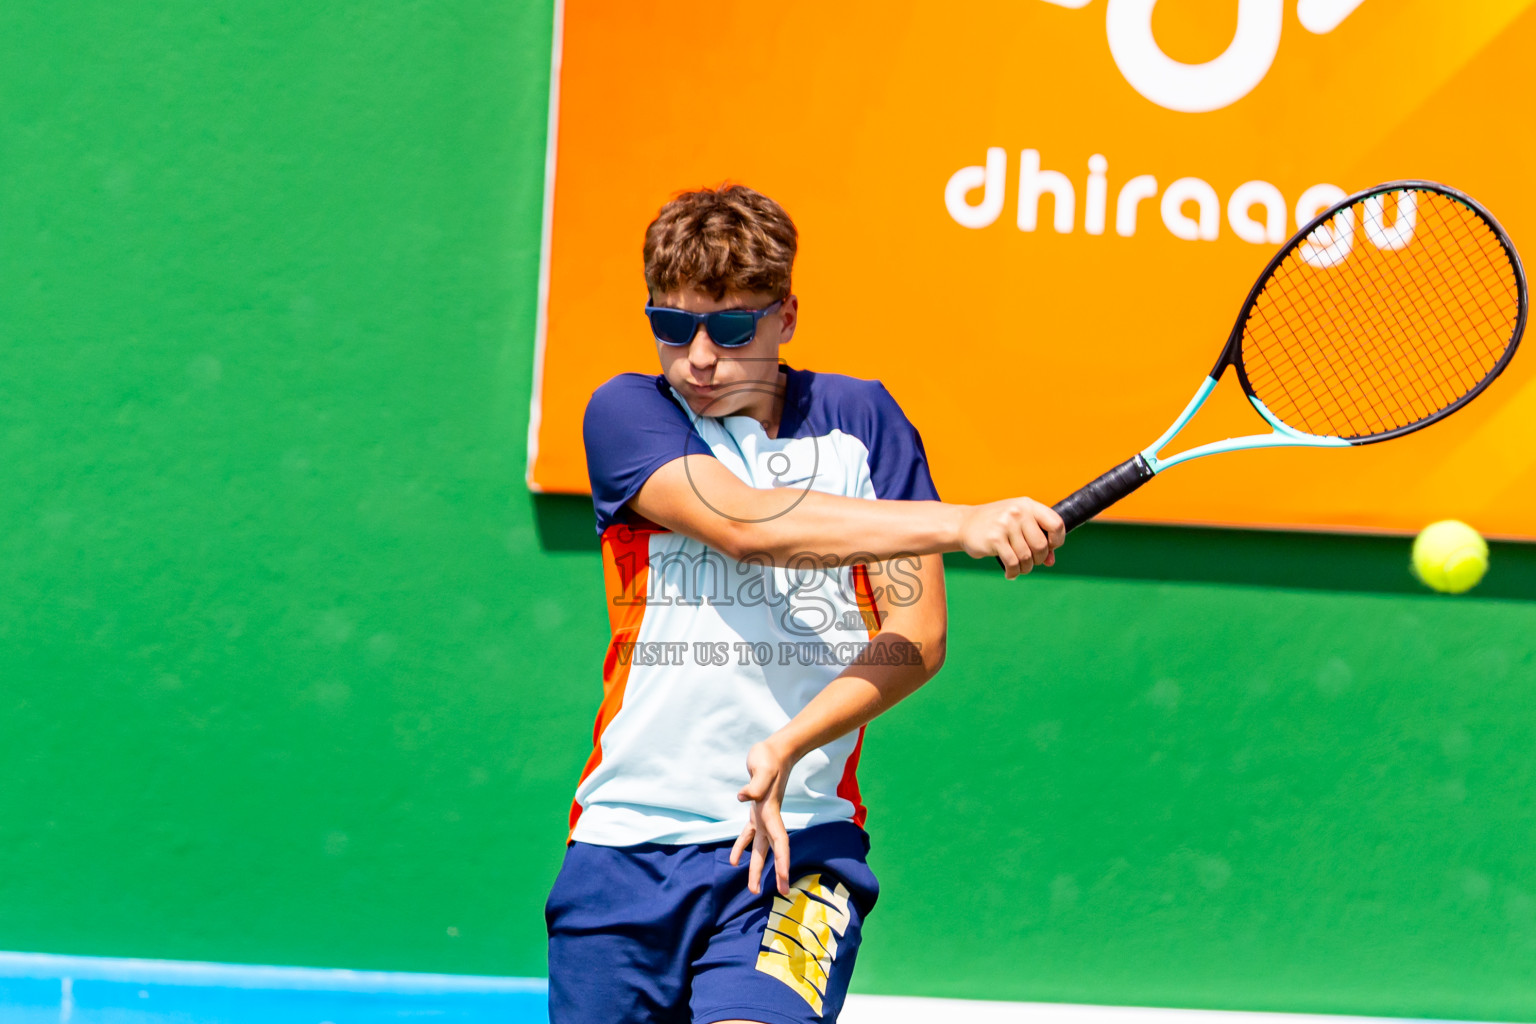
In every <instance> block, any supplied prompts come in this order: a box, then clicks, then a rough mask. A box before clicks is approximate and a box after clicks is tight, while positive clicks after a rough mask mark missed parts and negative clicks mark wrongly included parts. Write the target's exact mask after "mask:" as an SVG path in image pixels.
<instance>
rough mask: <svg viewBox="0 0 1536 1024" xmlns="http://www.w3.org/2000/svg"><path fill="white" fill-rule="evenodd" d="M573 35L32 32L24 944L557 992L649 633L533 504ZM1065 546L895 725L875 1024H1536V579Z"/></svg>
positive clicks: (882, 853) (21, 44) (462, 2)
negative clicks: (534, 428) (561, 76)
mask: <svg viewBox="0 0 1536 1024" xmlns="http://www.w3.org/2000/svg"><path fill="white" fill-rule="evenodd" d="M549 31H550V15H549V11H548V10H547V9H545V8H544V7H543V5H520V4H497V3H489V2H471V0H453V2H449V3H442V4H436V5H425V4H406V5H394V6H385V7H379V6H378V5H364V4H357V3H347V4H327V5H319V6H318V7H314V9H312V10H310V9H301V8H298V7H295V6H294V5H292V4H286V3H284V4H278V3H275V2H270V0H267V2H246V3H242V4H230V3H215V4H209V3H198V4H193V3H189V2H185V0H170V2H168V3H164V4H160V5H158V6H155V7H154V8H153V9H150V8H149V7H146V6H144V5H135V4H121V3H107V2H105V0H88V2H86V0H82V2H78V3H73V4H66V5H54V6H52V7H48V8H42V7H38V6H36V5H33V6H32V7H21V8H8V9H6V10H4V11H0V96H3V97H4V100H5V103H4V108H3V113H0V281H3V282H4V285H3V287H0V351H3V354H4V371H3V373H0V463H3V465H5V466H6V467H7V473H6V478H7V486H5V487H4V488H0V780H3V782H0V948H6V949H18V950H36V951H48V952H65V953H90V954H106V955H131V956H146V957H185V958H198V959H211V960H228V961H243V962H258V963H300V964H313V965H345V966H353V967H367V968H396V969H410V970H424V971H464V972H485V973H499V974H514V975H535V974H540V973H542V971H543V946H542V921H541V918H540V908H541V905H542V901H543V897H544V892H545V888H546V886H547V884H548V882H549V880H550V878H551V877H552V875H553V873H554V871H555V867H556V864H557V862H558V858H559V855H560V843H561V840H562V838H563V829H564V824H563V823H564V817H565V811H566V806H567V801H568V799H569V794H570V790H571V787H572V785H573V782H574V779H575V776H576V773H577V771H578V770H579V766H580V763H581V761H582V759H583V757H584V756H585V752H586V746H587V743H588V742H589V737H590V728H591V716H592V714H593V712H594V710H595V707H596V700H597V695H598V683H597V672H598V667H599V664H600V660H601V645H602V630H603V628H604V618H605V617H604V613H603V608H602V604H601V600H602V599H601V591H600V580H599V575H598V568H597V563H596V560H595V556H594V555H593V554H592V553H591V550H590V547H589V546H588V544H587V539H586V538H588V537H589V535H588V534H586V533H585V530H586V521H585V513H584V511H583V510H582V509H581V507H580V504H579V502H577V503H573V502H571V501H569V500H561V499H542V500H540V501H539V502H538V503H537V504H536V503H535V502H534V501H533V499H531V498H530V497H529V496H528V495H527V494H526V493H525V491H524V488H523V485H522V475H523V456H522V452H523V445H524V437H525V433H526V426H527V424H526V416H527V413H526V409H527V399H528V389H529V377H530V366H531V341H532V333H533V323H534V295H535V282H536V274H537V258H538V252H537V250H538V236H539V233H538V221H539V210H540V201H541V191H542V167H543V139H544V123H545V112H546V74H547V53H548V45H549ZM1069 550H1070V551H1071V552H1072V558H1073V559H1075V560H1070V561H1069V564H1066V565H1064V566H1063V569H1064V570H1065V571H1063V572H1061V573H1058V574H1056V575H1054V576H1052V577H1049V578H1033V579H1030V580H1027V581H1025V582H1021V583H1015V584H1008V583H1005V582H1004V581H1002V580H1000V579H999V578H997V576H996V575H995V574H993V573H992V572H990V571H970V570H962V571H957V572H955V573H953V574H952V577H951V580H952V582H951V600H952V616H953V633H952V642H951V651H952V654H951V658H950V663H949V667H948V668H947V669H946V670H945V673H944V674H943V676H941V677H940V679H939V680H938V681H936V682H935V683H934V684H933V685H932V686H931V687H930V688H929V689H928V690H927V691H925V692H923V693H922V694H920V695H919V696H918V697H917V698H915V699H914V700H913V702H912V703H911V704H909V705H907V706H904V707H903V708H901V709H899V710H898V711H897V712H896V713H894V714H893V715H891V716H890V717H889V719H887V720H885V721H882V722H880V723H879V724H878V725H877V726H876V727H875V728H874V729H873V730H872V731H871V734H870V740H869V743H868V748H867V755H866V756H867V762H866V764H867V767H866V769H865V771H864V772H863V775H864V777H865V780H866V789H867V791H868V795H869V803H870V805H871V808H872V810H871V819H870V822H871V829H872V831H873V833H874V837H875V842H876V849H875V855H874V856H875V865H876V867H877V869H878V870H879V871H880V872H881V874H882V876H883V878H884V881H885V895H884V897H883V901H882V903H881V906H880V908H879V909H878V910H877V912H876V915H875V916H874V918H873V919H872V921H871V933H870V937H869V940H868V944H867V947H866V956H865V960H864V964H863V967H862V968H861V975H860V980H859V987H860V988H861V989H863V990H864V991H875V992H900V993H915V994H935V995H966V996H990V997H1018V998H1031V999H1071V1000H1082V1001H1097V1002H1111V1003H1153V1004H1156V1003H1165V1004H1177V1005H1209V1006H1229V1007H1247V1008H1272V1009H1313V1010H1342V1011H1351V1012H1371V1013H1389V1014H1405V1015H1408V1014H1416V1015H1444V1016H1467V1017H1489V1018H1502V1019H1520V1020H1536V986H1533V985H1532V984H1531V982H1530V978H1531V977H1532V968H1533V966H1536V875H1533V868H1536V864H1533V858H1536V854H1533V853H1532V850H1533V849H1536V844H1533V842H1532V840H1533V838H1536V831H1533V821H1532V809H1531V798H1530V793H1531V792H1532V777H1531V776H1532V772H1531V767H1530V766H1531V763H1532V754H1531V751H1532V749H1533V748H1536V744H1533V742H1532V741H1533V735H1532V733H1533V731H1536V710H1533V705H1532V702H1531V700H1530V697H1529V695H1530V693H1531V692H1532V684H1533V683H1536V660H1533V659H1536V641H1533V639H1532V638H1533V637H1536V602H1532V601H1530V600H1527V599H1522V598H1528V597H1529V595H1532V594H1536V585H1532V584H1533V580H1536V556H1533V555H1532V552H1531V549H1529V548H1520V547H1502V548H1499V549H1497V550H1496V551H1495V560H1496V569H1495V574H1494V576H1492V577H1491V578H1490V580H1489V582H1488V584H1487V587H1486V589H1485V590H1483V591H1481V592H1480V593H1481V594H1482V595H1484V596H1483V597H1480V598H1474V599H1457V600H1450V599H1437V598H1432V597H1425V596H1418V595H1417V594H1415V593H1414V592H1413V591H1412V584H1411V583H1410V582H1408V581H1407V580H1406V577H1404V576H1403V575H1401V571H1400V570H1401V568H1402V564H1403V560H1404V559H1405V558H1406V545H1405V544H1404V543H1403V542H1401V541H1396V540H1380V539H1340V538H1329V537H1321V538H1319V537H1310V538H1308V537H1294V536H1285V535H1257V534H1238V533H1233V534H1226V533H1211V532H1201V531H1180V530H1166V529H1162V530H1159V529H1155V528H1130V527H1124V528H1090V529H1089V530H1087V531H1085V532H1084V533H1083V534H1081V535H1080V536H1077V537H1075V538H1074V546H1073V548H1071V549H1069ZM1125 576H1130V577H1142V579H1139V580H1128V579H1123V578H1116V577H1125ZM1166 576H1174V577H1177V578H1181V579H1183V580H1186V581H1197V582H1183V583H1171V584H1169V583H1158V582H1154V581H1149V580H1148V579H1147V577H1153V578H1155V577H1166ZM1242 581H1246V582H1249V583H1257V584H1262V585H1263V587H1266V588H1269V589H1262V588H1260V587H1249V586H1243V585H1240V583H1241V582H1242ZM1302 587H1311V588H1313V589H1311V590H1306V589H1299V588H1302ZM1292 588H1295V589H1292Z"/></svg>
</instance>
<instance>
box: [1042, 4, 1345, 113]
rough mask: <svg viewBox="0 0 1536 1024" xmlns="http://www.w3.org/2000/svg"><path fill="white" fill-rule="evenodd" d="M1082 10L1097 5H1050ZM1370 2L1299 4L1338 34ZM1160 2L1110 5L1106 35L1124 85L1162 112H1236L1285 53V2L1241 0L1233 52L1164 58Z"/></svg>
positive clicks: (1313, 25)
mask: <svg viewBox="0 0 1536 1024" xmlns="http://www.w3.org/2000/svg"><path fill="white" fill-rule="evenodd" d="M1046 2H1047V3H1052V4H1055V5H1056V6H1058V7H1070V8H1073V9H1079V8H1083V7H1086V6H1088V4H1089V3H1090V2H1091V0H1046ZM1364 2H1365V0H1297V4H1296V17H1297V19H1298V20H1299V21H1300V22H1301V24H1302V27H1303V28H1305V29H1306V30H1307V31H1309V32H1313V33H1316V34H1318V35H1321V34H1323V33H1326V32H1332V31H1333V30H1334V29H1335V28H1338V27H1339V25H1340V24H1341V23H1342V22H1343V21H1344V19H1345V18H1347V17H1349V16H1350V14H1352V13H1354V10H1355V8H1357V7H1359V6H1360V5H1361V4H1362V3H1364ZM1156 6H1157V0H1109V11H1108V14H1107V15H1106V19H1105V21H1106V24H1105V31H1106V33H1107V35H1108V37H1109V52H1110V54H1111V55H1112V56H1113V57H1114V58H1115V66H1116V67H1118V68H1119V69H1120V73H1121V74H1122V75H1124V76H1125V80H1126V81H1127V82H1129V83H1130V85H1131V88H1133V89H1135V90H1136V91H1137V92H1139V93H1141V95H1143V96H1145V97H1146V98H1147V99H1149V100H1151V101H1152V102H1153V103H1156V104H1157V105H1158V106H1160V107H1166V108H1167V109H1169V110H1178V111H1182V112H1184V113H1189V114H1201V113H1205V112H1207V111H1211V110H1220V109H1221V108H1222V107H1229V106H1231V105H1232V104H1234V103H1236V102H1237V101H1238V100H1240V99H1242V98H1243V97H1244V96H1247V95H1248V94H1249V93H1250V92H1252V91H1253V90H1254V87H1255V86H1257V85H1258V84H1259V83H1260V82H1262V81H1263V80H1264V76H1265V75H1267V74H1269V69H1270V67H1271V66H1272V65H1273V64H1274V62H1275V54H1276V53H1277V52H1279V50H1280V30H1281V27H1282V26H1283V24H1284V20H1285V17H1284V16H1285V0H1237V32H1236V34H1234V35H1233V37H1232V42H1231V43H1230V44H1229V45H1228V46H1227V49H1226V52H1224V53H1223V54H1222V55H1221V56H1219V57H1217V58H1216V59H1215V60H1210V61H1206V62H1205V63H1204V64H1185V63H1182V62H1181V61H1176V60H1174V59H1173V58H1172V57H1170V56H1168V55H1167V54H1166V53H1164V52H1163V50H1162V47H1160V46H1158V45H1157V40H1156V39H1155V38H1154V37H1153V35H1152V9H1153V8H1154V7H1156Z"/></svg>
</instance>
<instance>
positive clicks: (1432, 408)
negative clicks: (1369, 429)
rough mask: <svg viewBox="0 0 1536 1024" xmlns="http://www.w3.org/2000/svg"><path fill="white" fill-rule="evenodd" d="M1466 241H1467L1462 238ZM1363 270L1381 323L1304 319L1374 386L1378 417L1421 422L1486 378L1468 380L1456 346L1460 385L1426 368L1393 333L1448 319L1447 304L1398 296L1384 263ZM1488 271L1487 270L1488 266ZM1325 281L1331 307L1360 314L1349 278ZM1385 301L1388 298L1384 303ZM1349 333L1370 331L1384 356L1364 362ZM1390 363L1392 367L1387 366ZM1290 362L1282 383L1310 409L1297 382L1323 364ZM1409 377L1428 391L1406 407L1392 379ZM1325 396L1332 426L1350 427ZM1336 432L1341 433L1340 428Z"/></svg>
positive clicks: (1452, 363) (1336, 245)
mask: <svg viewBox="0 0 1536 1024" xmlns="http://www.w3.org/2000/svg"><path fill="white" fill-rule="evenodd" d="M1363 212H1364V213H1365V215H1366V217H1367V219H1368V223H1370V224H1372V226H1379V225H1376V224H1375V223H1374V221H1373V218H1372V216H1371V214H1372V211H1370V210H1369V209H1367V210H1365V211H1363ZM1431 237H1432V239H1433V241H1434V244H1436V245H1437V248H1438V250H1439V252H1441V253H1444V247H1443V245H1441V244H1440V243H1439V240H1438V238H1435V237H1434V236H1431ZM1462 241H1465V240H1464V239H1463V240H1462ZM1332 245H1333V250H1334V251H1333V252H1332V253H1328V254H1327V255H1328V257H1329V261H1332V260H1334V259H1337V256H1336V254H1337V253H1338V251H1339V250H1340V249H1341V248H1342V244H1341V243H1340V241H1339V239H1337V238H1335V239H1334V241H1333V243H1332ZM1303 262H1304V261H1298V262H1297V264H1296V266H1301V265H1303ZM1362 268H1363V272H1364V273H1363V278H1364V280H1365V281H1367V282H1368V283H1369V284H1371V285H1372V286H1373V288H1374V291H1375V298H1376V300H1377V302H1379V303H1380V304H1381V305H1380V311H1381V312H1382V314H1383V316H1382V317H1380V318H1378V320H1377V321H1370V320H1367V321H1364V322H1362V321H1361V319H1360V318H1359V317H1358V316H1352V317H1348V318H1347V319H1348V322H1347V323H1341V324H1340V326H1341V327H1343V328H1345V330H1342V331H1341V330H1338V329H1334V327H1333V324H1334V321H1332V320H1329V319H1323V318H1322V317H1320V316H1318V315H1316V314H1315V313H1314V312H1313V311H1312V310H1307V312H1308V314H1309V315H1307V316H1305V317H1303V319H1304V320H1305V322H1306V324H1307V326H1308V327H1309V328H1311V329H1312V330H1313V331H1316V332H1320V333H1322V334H1323V335H1324V336H1325V337H1327V338H1328V340H1329V342H1330V343H1331V344H1330V347H1331V348H1332V349H1333V353H1332V354H1333V355H1334V357H1335V358H1338V357H1339V355H1340V354H1342V356H1343V357H1344V362H1345V363H1346V364H1347V369H1348V371H1349V373H1350V374H1351V375H1353V376H1354V377H1356V378H1362V377H1363V378H1364V379H1366V380H1367V381H1368V383H1369V384H1370V386H1371V388H1370V391H1369V392H1368V393H1367V395H1366V396H1365V399H1366V401H1365V404H1367V405H1369V406H1370V409H1371V411H1372V413H1373V414H1374V416H1375V418H1376V420H1377V421H1378V422H1387V421H1393V420H1395V421H1397V422H1400V423H1411V422H1416V421H1418V420H1420V419H1423V418H1426V417H1428V416H1430V415H1433V413H1434V412H1436V411H1438V410H1439V409H1440V408H1443V407H1444V406H1446V405H1449V404H1451V403H1453V402H1454V401H1455V400H1456V399H1457V398H1459V397H1460V395H1461V394H1464V393H1466V391H1468V390H1470V389H1471V388H1473V387H1475V386H1476V384H1477V382H1478V380H1480V379H1481V376H1477V377H1476V378H1474V379H1467V378H1468V374H1467V373H1466V372H1465V371H1467V370H1468V369H1469V367H1468V364H1467V362H1466V360H1465V359H1464V358H1461V357H1460V356H1459V353H1458V352H1457V351H1456V350H1451V351H1450V353H1449V356H1450V357H1449V359H1448V360H1447V363H1446V367H1447V369H1454V370H1458V371H1462V372H1461V373H1457V374H1455V376H1457V377H1460V378H1461V379H1460V380H1459V384H1460V385H1461V386H1460V387H1450V388H1448V387H1447V383H1448V382H1447V381H1446V380H1445V379H1443V377H1444V375H1442V374H1436V373H1435V372H1434V371H1433V369H1432V368H1431V367H1429V366H1427V365H1426V364H1425V362H1424V360H1423V359H1422V358H1421V356H1420V353H1419V352H1418V351H1417V349H1415V348H1413V347H1411V346H1410V347H1408V348H1407V350H1406V352H1405V351H1404V348H1403V346H1402V345H1400V344H1397V343H1396V339H1395V338H1394V335H1402V334H1404V333H1405V332H1412V333H1414V334H1422V333H1423V332H1424V330H1425V329H1426V327H1427V326H1428V325H1426V323H1425V322H1424V321H1425V320H1426V319H1431V320H1433V319H1436V318H1444V317H1445V316H1446V315H1447V313H1448V311H1447V310H1445V309H1444V308H1443V303H1442V308H1441V309H1440V310H1439V311H1438V312H1435V311H1432V310H1426V308H1425V303H1424V302H1423V301H1422V300H1421V296H1419V295H1417V294H1414V293H1413V292H1409V293H1408V294H1407V295H1406V296H1405V295H1402V294H1393V291H1392V289H1391V288H1390V282H1386V281H1384V280H1383V278H1382V275H1381V273H1380V272H1379V266H1378V265H1377V264H1375V263H1373V262H1369V261H1368V262H1365V263H1363V264H1362ZM1285 269H1286V270H1287V271H1290V270H1293V269H1294V268H1293V267H1290V266H1288V267H1286V268H1285ZM1483 269H1486V267H1484V268H1483ZM1292 276H1293V275H1292ZM1325 280H1326V282H1327V289H1326V298H1327V306H1328V307H1329V308H1330V309H1331V310H1333V311H1335V313H1336V314H1337V312H1338V311H1343V312H1344V313H1346V314H1348V313H1352V312H1356V310H1355V309H1354V308H1353V304H1351V303H1349V302H1348V296H1347V295H1343V294H1341V292H1342V290H1343V288H1342V285H1344V284H1345V283H1347V279H1346V278H1344V277H1343V275H1338V276H1335V277H1333V278H1332V279H1331V280H1329V279H1325ZM1286 284H1288V285H1289V284H1291V282H1289V281H1287V282H1286ZM1473 290H1474V291H1478V290H1479V289H1477V288H1475V287H1474V289H1473ZM1286 297H1287V298H1288V299H1289V300H1290V301H1291V303H1292V304H1293V305H1294V304H1295V301H1296V289H1295V288H1294V286H1293V287H1291V288H1289V289H1288V290H1287V292H1286ZM1404 298H1407V299H1408V300H1409V301H1410V302H1411V305H1412V311H1409V310H1406V309H1405V308H1404V302H1403V301H1402V300H1403V299H1404ZM1477 298H1479V299H1481V300H1482V301H1486V298H1487V297H1486V295H1481V296H1477ZM1383 299H1385V300H1386V301H1382V300H1383ZM1303 308H1305V307H1303ZM1413 313H1417V314H1418V315H1417V316H1414V315H1412V314H1413ZM1426 314H1428V316H1426ZM1387 318H1390V320H1391V323H1387V322H1386V321H1387ZM1339 319H1340V321H1344V320H1345V319H1346V318H1344V317H1340V318H1339ZM1453 319H1456V320H1458V321H1459V322H1458V324H1457V326H1459V327H1462V328H1465V327H1466V324H1465V322H1464V321H1463V320H1462V319H1461V318H1460V317H1453ZM1416 320H1417V321H1418V322H1417V323H1415V321H1416ZM1486 322H1487V321H1486V318H1484V323H1485V324H1486ZM1346 334H1353V335H1356V336H1359V335H1362V334H1363V335H1365V336H1366V339H1365V340H1366V341H1367V342H1368V344H1369V345H1371V346H1374V347H1375V348H1376V349H1377V353H1378V355H1379V356H1380V358H1378V359H1377V360H1375V361H1374V363H1372V362H1365V361H1362V360H1361V359H1360V358H1359V357H1358V356H1359V352H1358V350H1357V348H1356V347H1351V346H1348V345H1341V341H1342V340H1343V339H1344V336H1345V335H1346ZM1303 352H1304V353H1306V350H1305V349H1303ZM1285 354H1286V355H1287V356H1292V355H1293V353H1292V352H1291V351H1290V350H1286V353H1285ZM1307 354H1310V353H1307ZM1389 362H1390V365H1388V363H1389ZM1288 364H1289V365H1288V369H1289V371H1290V372H1289V374H1288V375H1286V376H1285V377H1283V378H1282V380H1281V383H1282V386H1283V387H1284V389H1285V390H1286V393H1287V396H1288V397H1290V398H1291V399H1292V401H1294V402H1297V404H1298V406H1304V407H1307V406H1309V403H1306V402H1305V401H1304V400H1300V396H1298V395H1297V393H1296V391H1295V388H1294V387H1293V385H1294V384H1295V383H1296V382H1297V381H1298V379H1300V378H1302V377H1303V376H1304V374H1303V373H1302V370H1303V369H1305V370H1306V371H1309V372H1310V374H1311V375H1313V376H1317V375H1318V374H1319V370H1320V369H1321V368H1320V367H1319V366H1318V364H1317V362H1316V361H1315V360H1309V361H1308V365H1307V366H1306V367H1305V368H1303V367H1301V366H1300V364H1299V363H1298V362H1297V361H1296V360H1295V359H1294V358H1290V359H1289V360H1288ZM1405 376H1411V377H1412V378H1413V379H1416V380H1418V381H1419V382H1420V384H1421V385H1423V387H1422V389H1421V390H1422V392H1423V393H1421V394H1419V395H1417V396H1413V397H1416V398H1419V399H1420V401H1417V402H1410V403H1408V404H1407V405H1406V407H1405V403H1404V401H1403V399H1404V397H1405V396H1404V394H1403V392H1402V389H1400V388H1397V387H1395V386H1393V383H1392V382H1393V380H1397V379H1402V378H1403V377H1405ZM1389 378H1390V379H1389ZM1307 397H1309V398H1314V399H1315V398H1317V397H1319V396H1318V395H1317V394H1316V393H1315V392H1314V393H1308V394H1307ZM1320 397H1321V398H1322V401H1321V402H1317V403H1316V406H1320V407H1321V408H1322V410H1323V412H1324V413H1325V419H1326V420H1327V421H1328V423H1329V425H1330V426H1331V427H1334V428H1339V427H1341V426H1345V425H1346V424H1343V423H1341V421H1340V419H1339V417H1340V416H1341V415H1346V414H1347V413H1348V411H1349V410H1348V409H1347V408H1346V407H1345V404H1344V403H1342V402H1340V401H1338V400H1336V398H1335V396H1334V395H1333V394H1332V393H1331V392H1323V393H1322V395H1321V396H1320ZM1358 397H1360V396H1357V398H1358ZM1330 399H1335V400H1330ZM1429 399H1432V401H1429ZM1335 432H1340V431H1338V430H1337V429H1336V430H1335Z"/></svg>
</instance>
